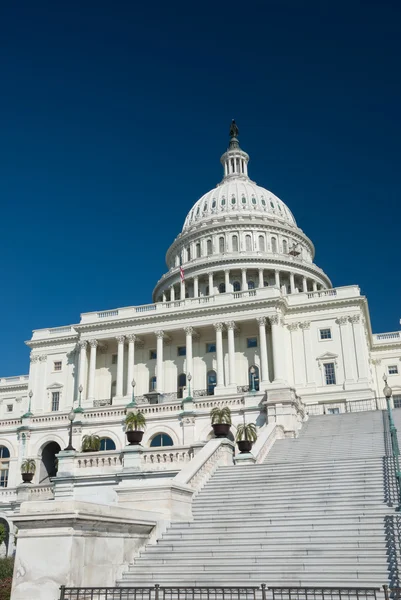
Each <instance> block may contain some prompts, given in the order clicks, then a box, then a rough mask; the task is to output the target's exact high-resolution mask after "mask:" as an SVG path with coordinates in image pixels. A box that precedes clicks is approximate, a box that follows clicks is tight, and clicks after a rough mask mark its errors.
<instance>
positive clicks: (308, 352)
mask: <svg viewBox="0 0 401 600" xmlns="http://www.w3.org/2000/svg"><path fill="white" fill-rule="evenodd" d="M299 327H300V329H301V330H302V340H303V345H304V359H305V371H306V385H309V386H313V385H316V382H315V377H314V373H315V368H314V367H315V363H316V360H315V358H314V356H313V350H312V340H311V333H310V321H304V322H303V323H299Z"/></svg>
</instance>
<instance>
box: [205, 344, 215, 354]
mask: <svg viewBox="0 0 401 600" xmlns="http://www.w3.org/2000/svg"><path fill="white" fill-rule="evenodd" d="M206 352H216V343H215V342H208V343H207V344H206Z"/></svg>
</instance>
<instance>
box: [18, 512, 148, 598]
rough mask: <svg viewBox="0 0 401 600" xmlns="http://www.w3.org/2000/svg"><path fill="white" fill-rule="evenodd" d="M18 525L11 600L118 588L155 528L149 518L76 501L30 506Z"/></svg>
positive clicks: (22, 513) (142, 514) (146, 514)
mask: <svg viewBox="0 0 401 600" xmlns="http://www.w3.org/2000/svg"><path fill="white" fill-rule="evenodd" d="M15 524H16V525H17V527H18V544H17V553H16V558H15V569H14V580H13V588H12V592H11V598H12V600H33V598H35V600H55V598H58V597H59V595H60V592H59V588H60V585H66V586H69V587H84V586H88V587H94V586H97V587H99V586H102V587H103V586H104V587H106V586H110V587H114V586H115V584H116V579H118V577H119V576H120V575H121V570H122V568H123V565H127V564H128V563H129V562H131V561H132V560H133V558H134V557H135V556H136V555H137V553H138V551H139V549H140V548H141V547H142V546H143V545H144V544H145V543H146V542H147V541H148V539H149V535H150V534H151V532H152V531H153V529H154V528H155V525H156V523H155V521H154V520H153V519H152V516H151V515H149V514H148V513H138V512H135V514H133V513H132V511H131V510H126V509H124V508H120V507H116V506H104V505H99V504H92V503H89V502H75V501H64V502H56V501H44V502H25V503H24V504H22V506H21V512H20V514H19V515H18V516H17V517H16V519H15Z"/></svg>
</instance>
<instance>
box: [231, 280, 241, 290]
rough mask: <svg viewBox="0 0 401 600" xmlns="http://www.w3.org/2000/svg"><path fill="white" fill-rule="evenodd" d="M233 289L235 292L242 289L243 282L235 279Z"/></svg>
mask: <svg viewBox="0 0 401 600" xmlns="http://www.w3.org/2000/svg"><path fill="white" fill-rule="evenodd" d="M233 290H234V292H240V291H241V284H240V282H239V281H233Z"/></svg>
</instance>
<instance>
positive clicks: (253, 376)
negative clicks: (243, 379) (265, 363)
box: [249, 365, 259, 392]
mask: <svg viewBox="0 0 401 600" xmlns="http://www.w3.org/2000/svg"><path fill="white" fill-rule="evenodd" d="M249 389H250V390H255V392H258V391H259V367H257V366H256V365H252V366H251V367H249Z"/></svg>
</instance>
